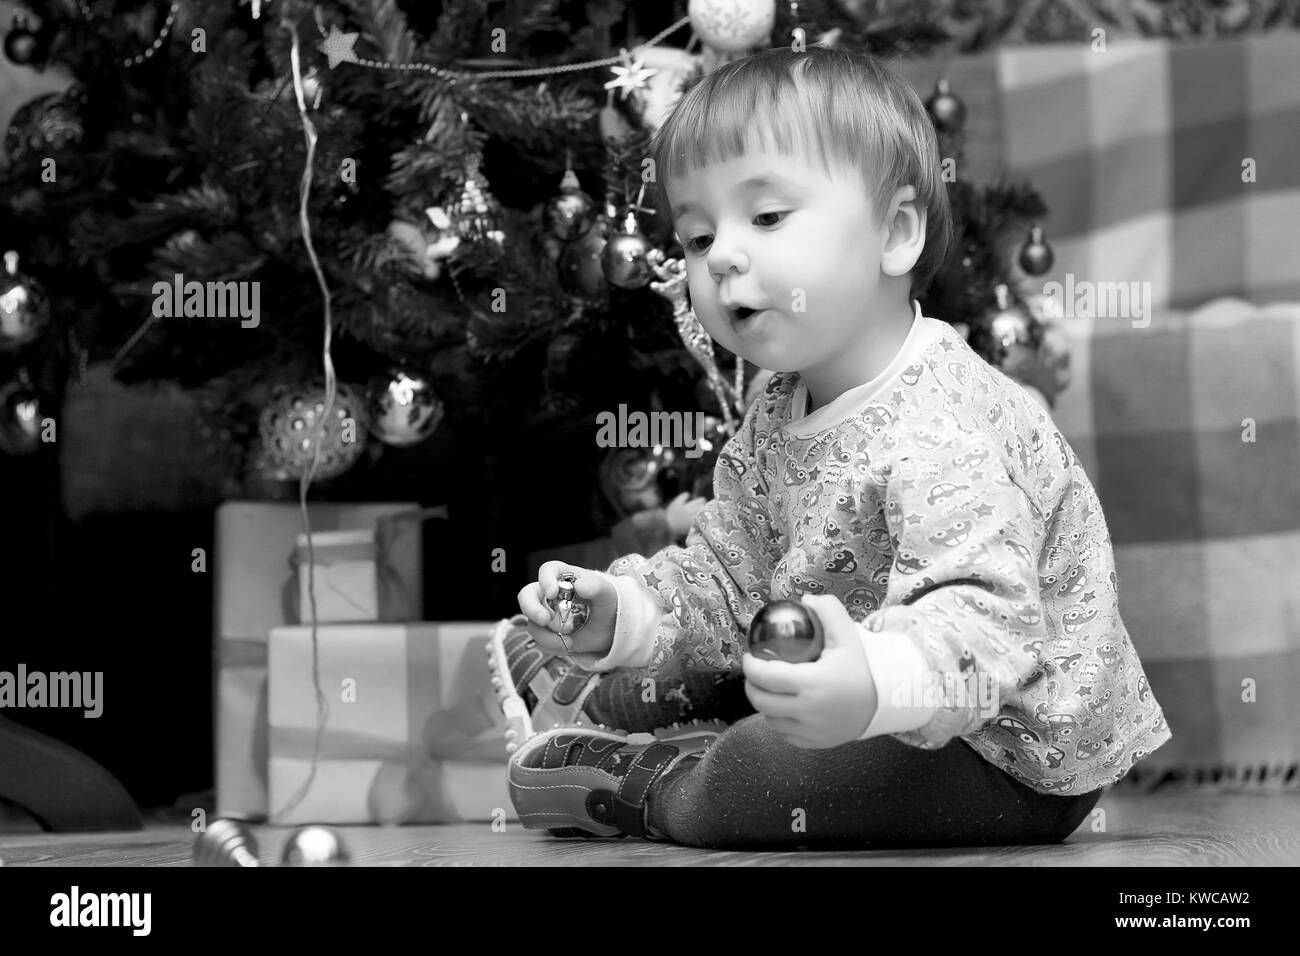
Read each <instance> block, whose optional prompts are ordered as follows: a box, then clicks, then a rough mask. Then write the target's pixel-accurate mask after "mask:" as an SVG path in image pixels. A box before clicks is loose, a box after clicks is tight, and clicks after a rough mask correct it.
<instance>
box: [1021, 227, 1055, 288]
mask: <svg viewBox="0 0 1300 956" xmlns="http://www.w3.org/2000/svg"><path fill="white" fill-rule="evenodd" d="M1055 261H1056V257H1055V255H1054V254H1053V253H1052V247H1051V246H1050V245H1048V244H1047V240H1046V239H1044V238H1043V228H1042V226H1033V227H1032V228H1031V229H1030V230H1029V235H1028V236H1027V237H1026V238H1025V244H1024V245H1023V246H1021V247H1020V268H1021V269H1024V270H1025V274H1026V275H1031V276H1041V275H1043V274H1044V273H1046V272H1047V270H1049V269H1051V268H1052V263H1053V262H1055Z"/></svg>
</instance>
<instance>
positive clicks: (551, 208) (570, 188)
mask: <svg viewBox="0 0 1300 956" xmlns="http://www.w3.org/2000/svg"><path fill="white" fill-rule="evenodd" d="M595 221H596V203H595V200H593V199H592V198H591V197H590V196H588V195H587V194H586V193H584V192H583V191H582V186H581V185H580V184H579V182H578V174H577V173H575V172H574V171H573V168H572V166H571V165H566V168H565V170H564V178H563V179H561V180H560V194H559V195H558V196H556V197H555V198H554V199H552V200H550V201H549V202H548V203H547V204H546V228H547V231H548V232H550V234H551V235H552V236H554V237H555V238H556V239H560V240H563V241H564V242H572V241H573V240H574V239H577V238H578V237H579V236H581V235H583V234H584V233H585V232H586V231H587V230H588V229H590V228H591V225H592V223H594V222H595Z"/></svg>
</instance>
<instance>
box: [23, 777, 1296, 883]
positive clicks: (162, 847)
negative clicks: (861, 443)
mask: <svg viewBox="0 0 1300 956" xmlns="http://www.w3.org/2000/svg"><path fill="white" fill-rule="evenodd" d="M1099 809H1101V810H1104V811H1105V815H1104V817H1102V816H1100V815H1097V814H1096V813H1095V811H1094V817H1093V818H1092V819H1090V820H1088V821H1085V822H1084V823H1083V825H1082V826H1081V827H1080V828H1079V829H1078V830H1077V831H1076V832H1075V833H1074V835H1073V836H1071V837H1070V839H1069V840H1067V841H1066V842H1065V843H1064V844H1061V845H1059V846H1052V847H1006V848H993V849H990V848H986V847H985V848H972V849H954V850H910V851H883V850H882V851H865V852H856V853H850V852H842V851H835V852H829V851H823V852H816V851H803V852H797V851H790V852H786V851H781V852H776V851H771V852H764V853H758V852H736V851H712V850H697V849H692V848H688V847H678V846H671V845H665V844H661V843H647V842H644V841H640V840H630V839H628V840H591V841H587V840H559V839H554V838H552V837H550V836H548V835H547V834H545V833H544V832H542V831H534V830H524V829H522V828H520V827H519V825H518V824H517V823H508V824H507V825H506V830H505V832H493V830H492V828H491V826H490V825H489V824H486V823H469V824H455V825H449V826H419V827H415V826H412V827H339V828H337V829H338V831H339V832H340V833H341V835H342V837H343V840H344V841H345V843H346V844H347V846H348V847H349V848H350V850H351V852H352V857H353V862H354V863H355V864H358V865H365V866H594V865H600V866H610V865H615V866H619V865H626V866H771V865H779V866H863V865H866V866H876V865H879V866H933V865H944V866H989V865H993V866H1260V865H1282V866H1296V865H1300V793H1296V792H1286V793H1273V794H1268V793H1265V794H1221V793H1181V794H1167V795H1166V794H1162V793H1155V794H1145V795H1131V796H1118V795H1114V794H1108V795H1107V796H1106V797H1104V798H1103V799H1102V801H1101V803H1100V804H1099ZM1094 825H1096V826H1098V829H1097V830H1096V831H1094ZM1101 826H1104V829H1100V827H1101ZM255 832H256V834H257V838H258V840H259V842H260V845H261V859H262V862H263V863H264V864H272V863H274V862H275V860H276V857H277V855H278V853H279V850H280V847H281V846H282V844H283V842H284V838H285V837H286V836H287V834H288V832H289V830H288V829H287V828H282V827H268V826H262V827H256V828H255ZM192 841H193V834H192V833H191V832H190V829H189V827H188V826H187V825H185V824H183V823H179V822H171V823H169V822H152V823H150V825H149V826H148V827H147V828H146V829H145V830H143V831H138V832H133V833H101V834H45V833H39V832H10V833H0V860H2V861H3V864H4V865H5V866H189V865H190V851H191V846H192Z"/></svg>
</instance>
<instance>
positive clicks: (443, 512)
mask: <svg viewBox="0 0 1300 956" xmlns="http://www.w3.org/2000/svg"><path fill="white" fill-rule="evenodd" d="M447 517H448V515H447V506H446V505H438V506H436V507H432V508H412V509H411V510H409V511H398V512H395V513H393V514H391V515H385V516H383V517H381V518H378V519H377V520H376V521H375V531H374V538H373V540H370V541H356V542H348V543H346V544H328V545H324V544H316V543H315V542H313V543H312V548H311V550H310V551H309V550H308V549H307V547H305V546H303V545H300V546H298V547H297V548H295V549H294V551H293V553H292V554H290V555H289V573H290V579H289V580H288V581H287V582H286V583H285V588H284V592H283V593H284V596H285V601H286V603H288V604H289V606H290V608H291V611H290V613H288V614H287V615H286V620H299V621H305V620H307V619H308V616H307V615H305V614H304V613H303V612H302V609H301V608H298V607H297V606H296V605H297V596H298V594H299V585H298V569H299V568H300V567H301V566H302V565H303V564H305V563H307V561H308V560H311V559H314V561H315V563H316V564H317V565H318V566H321V567H327V566H329V565H331V564H340V563H343V562H346V561H371V560H373V561H374V562H375V578H376V587H377V588H378V603H379V620H381V621H409V620H415V619H416V618H418V617H419V614H420V609H419V608H416V607H415V606H414V605H415V594H414V593H413V592H412V590H411V588H410V587H409V586H408V583H407V582H406V581H405V580H404V579H403V577H402V575H401V573H400V572H399V571H398V568H397V564H396V562H395V561H394V560H393V544H394V542H395V541H396V540H397V537H398V536H399V534H401V532H402V530H404V529H402V528H401V525H403V524H405V523H408V522H412V521H415V522H422V521H427V520H428V519H429V518H443V519H446V518H447Z"/></svg>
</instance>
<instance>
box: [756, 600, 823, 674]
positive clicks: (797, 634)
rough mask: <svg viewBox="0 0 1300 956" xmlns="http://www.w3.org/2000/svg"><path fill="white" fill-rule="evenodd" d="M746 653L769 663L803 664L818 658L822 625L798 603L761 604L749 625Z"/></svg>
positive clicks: (774, 602) (773, 602)
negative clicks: (787, 662) (747, 651)
mask: <svg viewBox="0 0 1300 956" xmlns="http://www.w3.org/2000/svg"><path fill="white" fill-rule="evenodd" d="M746 639H747V642H748V644H749V653H751V654H753V655H754V656H755V657H758V658H761V659H763V660H770V661H789V662H790V663H791V664H804V663H807V662H808V661H815V660H817V658H819V657H820V656H821V653H822V646H823V643H824V638H823V637H822V628H821V622H820V621H818V620H817V617H816V615H814V614H813V613H812V611H810V610H808V608H806V607H804V606H803V605H802V604H800V603H799V602H798V601H772V602H770V603H768V604H764V605H763V606H762V607H761V608H759V611H758V613H757V614H755V615H754V619H753V621H751V622H750V624H749V634H748V635H747V638H746Z"/></svg>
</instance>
